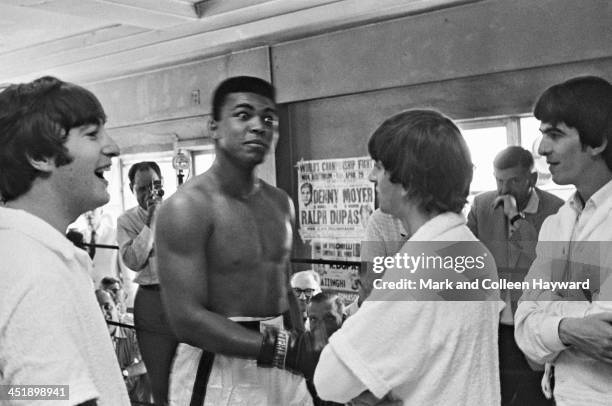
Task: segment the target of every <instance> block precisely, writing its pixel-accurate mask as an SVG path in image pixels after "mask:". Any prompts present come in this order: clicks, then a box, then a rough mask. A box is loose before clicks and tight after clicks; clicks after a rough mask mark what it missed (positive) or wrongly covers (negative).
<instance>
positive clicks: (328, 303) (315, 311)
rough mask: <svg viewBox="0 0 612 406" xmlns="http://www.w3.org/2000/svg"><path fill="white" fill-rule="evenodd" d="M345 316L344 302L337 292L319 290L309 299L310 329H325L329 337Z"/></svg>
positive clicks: (340, 324) (340, 325)
mask: <svg viewBox="0 0 612 406" xmlns="http://www.w3.org/2000/svg"><path fill="white" fill-rule="evenodd" d="M345 318H346V316H345V315H344V302H342V299H340V297H339V296H338V295H337V294H335V293H329V292H320V293H318V294H316V295H314V296H313V297H312V299H311V300H310V307H309V308H308V320H309V321H310V330H311V331H314V330H316V329H325V334H326V335H327V336H328V337H329V336H331V335H332V334H334V333H335V332H336V331H337V330H338V329H339V328H340V327H342V323H344V319H345Z"/></svg>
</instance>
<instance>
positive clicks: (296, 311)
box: [285, 196, 305, 332]
mask: <svg viewBox="0 0 612 406" xmlns="http://www.w3.org/2000/svg"><path fill="white" fill-rule="evenodd" d="M285 200H286V201H287V205H288V206H287V210H288V211H289V218H290V221H291V230H292V231H293V230H295V207H294V206H293V202H292V201H291V199H290V198H289V196H285ZM291 238H293V235H292V236H291ZM285 274H286V279H287V300H288V302H289V315H290V316H291V327H292V328H293V329H294V330H296V331H300V332H302V331H304V330H305V328H304V320H303V319H302V312H301V311H300V307H299V305H298V301H297V298H296V297H295V295H294V294H293V289H292V288H291V275H292V269H291V261H287V267H286V272H285Z"/></svg>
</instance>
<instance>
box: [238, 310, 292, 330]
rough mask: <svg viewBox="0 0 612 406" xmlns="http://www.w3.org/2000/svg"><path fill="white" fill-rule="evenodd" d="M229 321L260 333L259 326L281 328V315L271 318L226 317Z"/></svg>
mask: <svg viewBox="0 0 612 406" xmlns="http://www.w3.org/2000/svg"><path fill="white" fill-rule="evenodd" d="M228 318H229V319H230V320H231V321H233V322H236V323H238V324H240V325H241V326H243V327H246V328H248V329H249V330H253V331H261V326H262V325H264V326H275V327H283V324H284V323H283V315H282V314H281V315H278V316H273V317H245V316H234V317H228Z"/></svg>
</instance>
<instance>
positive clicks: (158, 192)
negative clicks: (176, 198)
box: [151, 180, 164, 199]
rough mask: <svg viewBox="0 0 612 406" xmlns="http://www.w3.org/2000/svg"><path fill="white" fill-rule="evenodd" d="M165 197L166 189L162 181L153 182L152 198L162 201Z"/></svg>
mask: <svg viewBox="0 0 612 406" xmlns="http://www.w3.org/2000/svg"><path fill="white" fill-rule="evenodd" d="M163 196H164V189H163V187H162V181H161V180H154V181H153V182H151V197H153V198H156V199H161V198H162V197H163Z"/></svg>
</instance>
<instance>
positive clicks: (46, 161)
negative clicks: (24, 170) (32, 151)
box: [28, 155, 57, 173]
mask: <svg viewBox="0 0 612 406" xmlns="http://www.w3.org/2000/svg"><path fill="white" fill-rule="evenodd" d="M28 162H30V165H32V167H33V168H34V169H36V170H38V171H41V172H44V173H49V172H52V171H53V169H55V168H56V167H57V165H55V158H51V157H42V158H32V157H31V156H29V155H28Z"/></svg>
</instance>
